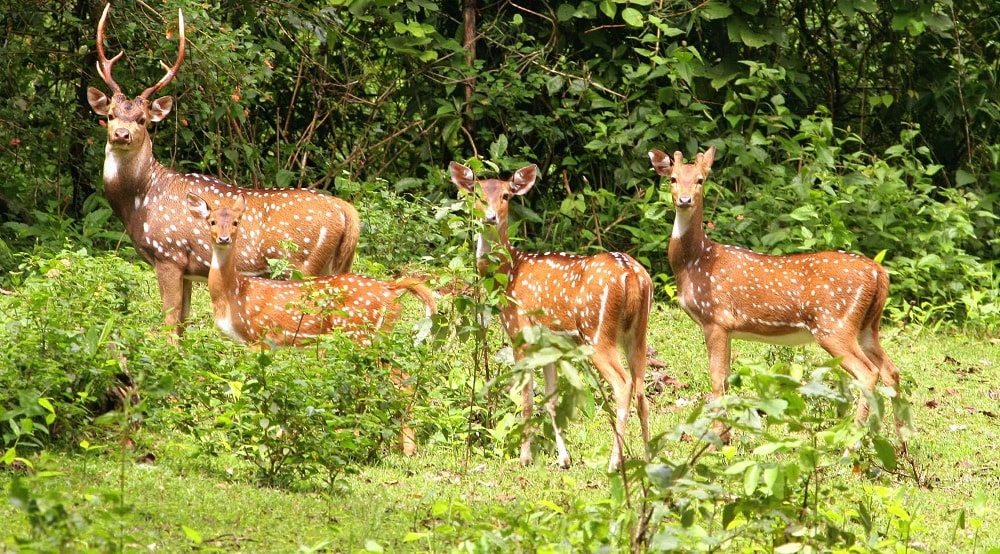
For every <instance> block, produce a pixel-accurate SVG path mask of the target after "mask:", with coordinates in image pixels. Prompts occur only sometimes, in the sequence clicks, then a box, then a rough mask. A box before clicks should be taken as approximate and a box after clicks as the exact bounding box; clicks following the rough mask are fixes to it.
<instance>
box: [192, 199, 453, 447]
mask: <svg viewBox="0 0 1000 554" xmlns="http://www.w3.org/2000/svg"><path fill="white" fill-rule="evenodd" d="M187 203H188V210H189V211H190V213H191V215H192V216H194V217H195V218H197V219H198V220H203V221H207V222H208V228H209V236H210V238H211V241H212V265H211V268H210V269H209V271H208V292H209V294H210V295H211V297H212V311H213V312H214V314H215V324H216V326H218V327H219V329H220V330H221V331H222V332H223V333H225V334H226V335H227V336H229V337H230V338H231V339H233V340H235V341H236V342H239V343H241V344H245V343H259V344H261V345H268V344H271V345H275V346H300V345H302V344H303V343H305V342H308V341H311V340H314V339H316V338H317V337H319V336H320V335H322V334H326V333H330V332H332V331H335V330H341V331H343V332H344V334H345V335H346V336H347V337H349V338H350V339H352V340H354V341H355V342H357V343H358V344H361V345H368V344H371V341H372V339H373V338H374V336H375V334H376V333H377V332H379V331H380V330H382V329H386V330H389V329H391V327H392V325H393V324H394V323H395V322H396V320H397V319H399V316H400V314H401V313H402V311H403V307H402V305H400V304H399V302H398V300H399V297H400V296H402V295H403V294H404V293H406V292H411V293H413V294H414V295H415V296H417V297H418V298H419V299H420V301H421V302H423V304H424V306H425V307H426V310H427V316H428V317H430V316H431V315H432V314H433V313H435V312H436V310H437V308H436V305H435V301H434V295H433V293H432V292H431V290H430V289H429V288H427V286H426V285H424V284H423V283H421V282H420V281H419V280H417V279H400V280H397V281H388V282H387V281H380V280H377V279H370V278H368V277H362V276H361V275H355V274H350V273H343V274H340V275H328V276H323V277H317V278H315V279H311V280H306V281H279V280H275V279H265V278H262V277H252V276H247V275H244V274H242V273H241V272H240V271H239V270H238V268H237V261H236V256H235V255H234V250H236V249H237V248H238V244H239V243H240V242H242V241H243V240H245V239H243V238H241V237H240V235H242V234H243V233H245V232H246V231H245V227H244V226H243V225H242V221H244V219H243V218H244V215H245V214H246V210H247V202H246V197H245V195H243V194H240V195H239V196H237V197H236V200H235V201H234V202H233V203H232V205H231V206H230V207H226V206H219V207H216V208H214V209H213V208H212V207H211V206H210V205H209V204H208V202H206V201H205V200H204V199H203V198H201V197H200V196H198V195H197V194H194V193H188V195H187ZM397 377H398V378H399V379H400V380H402V379H405V376H403V375H401V374H399V373H398V372H397ZM415 448H416V445H415V443H414V441H413V431H412V430H411V429H410V428H409V427H408V426H406V425H404V428H403V451H404V452H405V453H406V454H412V453H413V452H414V451H415Z"/></svg>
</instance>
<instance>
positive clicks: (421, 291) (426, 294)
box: [393, 277, 437, 317]
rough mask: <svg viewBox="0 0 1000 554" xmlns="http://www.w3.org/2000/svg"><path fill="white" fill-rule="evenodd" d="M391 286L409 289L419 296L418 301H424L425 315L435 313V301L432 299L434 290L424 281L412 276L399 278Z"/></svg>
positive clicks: (428, 315)
mask: <svg viewBox="0 0 1000 554" xmlns="http://www.w3.org/2000/svg"><path fill="white" fill-rule="evenodd" d="M393 287H394V288H396V289H404V290H406V291H409V292H410V293H412V294H413V295H414V296H416V297H417V298H419V299H420V301H421V302H423V303H424V307H425V308H426V313H427V317H430V316H432V315H434V314H436V313H437V301H436V300H434V291H432V290H431V289H430V287H428V286H427V285H426V284H424V282H423V281H421V280H420V279H416V278H413V277H410V278H406V279H399V280H397V281H395V282H394V283H393Z"/></svg>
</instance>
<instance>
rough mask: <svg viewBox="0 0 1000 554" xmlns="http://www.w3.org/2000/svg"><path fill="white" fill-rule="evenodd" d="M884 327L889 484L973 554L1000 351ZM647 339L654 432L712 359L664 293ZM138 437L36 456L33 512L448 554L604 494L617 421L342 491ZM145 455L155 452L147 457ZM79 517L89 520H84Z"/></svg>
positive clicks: (241, 540) (190, 534) (810, 356)
mask: <svg viewBox="0 0 1000 554" xmlns="http://www.w3.org/2000/svg"><path fill="white" fill-rule="evenodd" d="M202 290H203V288H202ZM199 294H202V293H199ZM198 306H199V307H198V308H196V312H198V313H200V314H202V315H204V316H205V317H200V318H199V319H198V322H197V323H196V324H195V325H196V329H195V331H197V326H199V325H200V326H203V327H205V328H207V329H210V325H211V323H210V320H209V319H208V317H207V308H206V307H205V299H204V297H200V298H199V301H198ZM884 334H885V338H884V339H883V343H884V346H885V347H886V350H887V352H888V353H889V355H890V356H891V357H893V359H894V360H895V361H896V364H897V366H899V368H900V370H901V372H902V374H903V386H904V390H905V392H906V394H907V396H908V398H909V399H910V402H911V403H912V405H913V410H914V421H915V423H916V426H917V430H918V434H917V435H916V436H915V437H914V438H913V439H912V441H911V442H910V458H909V459H908V460H907V461H906V463H904V464H903V466H902V467H901V468H900V470H899V474H898V475H895V476H893V477H892V479H891V483H892V486H891V487H890V489H891V492H892V494H893V495H894V496H893V498H895V499H897V500H898V502H899V505H900V506H902V507H903V508H905V511H906V512H907V517H911V518H912V519H913V523H914V525H913V529H914V530H915V532H914V536H913V538H912V540H911V541H910V542H909V544H910V546H911V547H912V548H913V549H914V550H915V551H926V552H944V551H950V550H956V545H960V547H961V548H959V550H962V551H975V552H987V551H988V550H989V548H990V547H997V546H998V545H1000V541H998V540H997V539H996V537H997V536H998V535H1000V510H998V508H997V506H1000V462H998V460H1000V456H998V452H997V450H998V446H997V445H998V442H1000V441H998V435H1000V419H998V416H1000V346H998V345H997V344H996V341H995V340H990V339H989V338H985V337H976V336H966V335H963V334H961V333H943V334H931V333H925V332H922V330H921V329H919V328H909V329H900V328H898V327H896V326H894V325H893V324H892V322H888V321H887V322H886V324H885V329H884ZM650 338H651V341H650V342H651V346H652V347H653V348H654V349H655V350H656V351H657V353H656V358H657V359H658V360H661V361H663V362H665V363H666V364H667V366H666V367H665V368H664V369H663V370H662V371H665V372H667V373H668V374H669V375H670V376H672V377H674V378H676V379H679V380H680V381H682V382H683V383H685V384H687V385H688V386H687V387H686V388H681V389H673V388H668V389H666V390H665V391H663V392H662V393H660V394H657V395H655V396H654V397H653V403H652V417H651V427H652V429H653V431H654V433H655V432H664V431H668V430H670V429H672V428H673V427H674V426H675V425H677V424H678V423H680V422H681V421H682V420H683V419H684V418H685V417H686V416H687V415H688V413H689V411H690V409H691V408H690V406H691V405H692V404H693V403H695V402H696V401H697V400H698V399H699V398H700V397H701V396H702V395H704V394H705V393H706V391H707V389H708V384H707V375H706V371H705V367H706V364H707V360H706V354H705V350H704V344H703V342H702V339H701V336H700V334H699V332H698V331H697V329H696V328H695V326H694V325H693V324H692V323H691V322H690V321H689V320H688V319H687V317H686V316H685V315H684V314H683V313H682V312H680V311H679V310H678V309H676V308H673V307H669V306H667V305H666V304H664V303H661V304H658V305H657V307H656V309H655V310H654V313H653V317H652V322H651V330H650ZM151 340H162V337H155V336H154V337H151ZM734 356H735V358H736V360H737V363H740V361H741V360H742V361H746V362H762V361H763V362H766V363H768V364H771V363H774V362H776V361H780V360H791V359H795V360H802V361H804V362H805V363H808V364H812V363H819V362H821V361H823V360H824V359H825V353H823V352H822V351H821V350H820V349H819V348H817V347H805V348H796V349H787V348H785V349H782V348H777V347H769V346H764V345H758V344H753V343H745V342H737V343H735V348H734ZM426 409H433V407H430V408H426ZM632 423H633V424H634V423H635V421H634V418H633V421H632ZM637 437H638V431H637V425H632V437H631V440H630V444H629V445H628V448H629V450H630V452H632V453H633V454H634V453H635V452H638V451H639V450H640V445H639V444H638V443H639V441H638V438H637ZM134 440H135V442H136V443H138V444H139V445H141V451H138V452H137V451H136V450H133V449H128V448H111V449H106V450H104V451H103V452H104V453H100V454H98V453H96V451H95V452H92V453H86V452H82V451H74V452H57V453H49V454H47V455H46V456H45V457H44V458H34V459H32V462H33V463H34V465H35V466H36V468H38V469H44V470H49V471H53V472H55V473H53V474H52V475H49V476H47V477H45V478H44V479H39V480H36V486H37V487H39V489H38V490H35V491H34V493H35V494H36V495H37V497H38V498H39V499H40V500H39V502H40V505H39V506H37V507H36V508H37V509H36V512H38V513H46V514H49V516H50V517H54V519H55V522H56V523H58V524H59V525H78V526H84V525H92V526H93V525H99V526H100V527H101V528H102V529H110V530H111V532H112V543H117V546H118V547H119V548H122V549H124V550H128V551H140V550H145V551H160V552H176V551H181V550H188V549H192V548H194V549H219V550H222V551H232V552H300V551H308V550H311V549H319V548H326V549H329V550H331V551H336V552H354V551H361V550H366V549H367V550H379V549H383V548H384V549H385V550H387V551H427V552H440V551H447V550H448V549H449V548H450V547H451V546H454V545H451V544H448V543H447V541H446V540H445V542H444V543H442V542H441V541H440V537H448V536H455V535H460V533H448V532H447V527H446V526H456V527H461V526H486V527H488V526H489V525H491V524H492V521H493V517H494V516H493V515H492V514H493V513H494V512H493V510H495V509H496V508H497V507H505V508H507V509H509V510H515V511H516V510H517V509H519V507H524V508H525V509H528V508H531V507H537V506H544V505H549V504H547V503H549V502H551V503H552V504H551V505H553V506H567V505H569V504H570V502H571V501H573V500H578V499H583V500H594V501H600V500H601V499H605V498H607V497H608V495H609V481H608V478H607V476H606V475H605V473H604V468H605V465H606V462H607V455H608V447H609V444H610V427H609V425H608V422H607V419H606V418H605V417H604V416H603V415H602V413H601V412H598V415H597V416H595V417H594V418H592V419H589V420H580V419H578V420H576V421H573V422H572V423H571V424H570V425H569V428H568V430H567V440H568V442H569V449H570V453H571V455H572V456H573V459H574V466H573V468H571V469H569V470H566V471H563V470H557V469H554V468H552V467H550V466H549V463H550V462H551V461H552V460H553V459H554V457H553V456H554V455H553V453H552V452H551V451H549V452H543V453H541V454H540V455H539V456H538V458H537V463H536V465H535V466H533V467H529V468H522V467H520V466H519V464H518V463H517V460H516V458H514V457H513V456H510V455H498V454H497V452H496V451H495V450H493V449H491V450H484V449H483V448H482V447H476V448H470V447H468V446H466V445H465V443H464V441H462V440H449V439H445V438H442V437H431V438H428V439H427V440H426V441H425V443H424V444H422V445H421V451H420V453H419V454H418V455H417V456H416V457H413V458H405V457H403V456H401V455H399V454H397V453H395V452H388V453H386V455H385V457H384V458H382V459H381V460H379V461H378V462H377V463H373V464H370V465H366V466H363V467H360V468H358V472H357V473H356V474H351V475H347V476H346V477H345V478H344V479H343V480H342V481H341V482H340V483H339V484H338V485H337V486H334V487H330V488H327V489H320V490H316V489H312V490H307V491H305V492H302V491H295V490H289V489H272V488H264V487H261V486H258V485H257V484H255V483H254V482H252V480H250V479H247V478H246V471H245V468H242V467H240V462H239V461H238V460H236V459H235V458H233V459H227V458H226V457H224V456H222V457H205V456H203V455H201V456H199V455H197V452H198V450H197V448H195V445H194V439H193V438H192V437H190V436H187V435H185V434H182V433H179V432H177V430H174V429H170V428H157V427H153V426H149V425H147V426H145V427H143V428H140V429H139V430H138V431H136V432H135V436H134ZM739 441H740V439H739V435H737V439H736V444H737V445H738V446H737V447H738V448H743V449H749V448H752V445H746V444H742V445H741V444H740V442H739ZM671 448H674V449H675V451H670V450H669V449H668V451H667V454H666V455H667V456H668V457H670V456H678V457H679V456H681V455H683V452H684V450H685V449H687V448H689V446H688V445H685V444H683V443H678V444H677V445H675V446H673V447H671ZM146 453H148V454H153V455H154V456H155V460H154V461H152V462H151V463H149V460H148V459H147V460H145V461H144V462H143V463H139V462H136V458H137V457H138V456H139V455H142V454H146ZM831 471H833V470H831ZM14 474H15V473H14V472H10V471H8V472H3V473H0V486H3V487H4V489H5V490H6V489H7V488H8V487H9V485H10V482H11V480H12V477H13V475H14ZM825 478H826V479H834V480H838V481H839V482H841V483H842V486H843V488H844V490H845V491H853V492H852V493H851V494H845V495H844V499H845V500H844V506H843V508H844V509H845V510H846V509H847V508H848V507H849V506H850V505H851V504H850V503H851V502H852V500H851V499H854V498H857V497H858V496H860V495H861V493H859V492H858V491H860V490H862V489H864V488H865V487H866V486H870V485H873V484H874V481H873V480H872V478H871V476H869V475H864V474H851V473H850V472H844V473H832V474H830V475H826V476H825ZM43 491H44V492H43ZM119 493H120V494H121V498H116V496H115V494H119ZM977 495H978V501H977ZM979 505H983V506H985V508H983V509H984V510H985V512H980V513H979V515H980V516H981V518H980V519H981V520H982V522H983V523H982V528H981V529H978V535H975V537H974V536H973V533H972V530H970V529H964V530H963V529H959V528H958V524H959V522H960V514H961V513H962V512H963V510H964V511H965V512H966V513H967V514H968V517H969V519H971V515H972V514H973V512H974V509H975V508H976V507H977V506H979ZM116 506H117V507H119V508H121V509H118V510H117V511H116V510H115V509H113V508H115V507H116ZM60 508H61V509H62V510H63V511H64V512H65V513H67V514H68V515H66V516H64V517H55V516H52V514H53V513H62V512H58V509H60ZM73 514H78V515H83V516H85V517H84V519H83V520H79V518H78V521H76V523H74V516H73ZM39 517H41V516H39ZM27 521H28V517H27V516H26V515H25V511H24V510H22V509H19V508H18V507H15V506H14V505H13V504H10V503H7V504H4V505H3V506H0V540H3V539H7V540H8V547H12V545H13V544H14V543H13V542H12V537H21V538H24V537H27V536H28V535H29V526H28V523H27ZM966 527H969V525H966ZM431 531H433V532H431ZM442 531H444V532H442Z"/></svg>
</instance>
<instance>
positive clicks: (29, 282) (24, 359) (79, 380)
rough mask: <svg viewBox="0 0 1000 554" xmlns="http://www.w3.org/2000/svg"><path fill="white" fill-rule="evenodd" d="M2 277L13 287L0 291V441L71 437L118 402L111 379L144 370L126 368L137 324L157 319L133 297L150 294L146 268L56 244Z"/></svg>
mask: <svg viewBox="0 0 1000 554" xmlns="http://www.w3.org/2000/svg"><path fill="white" fill-rule="evenodd" d="M10 278H11V281H12V287H13V288H14V289H15V293H14V294H13V295H10V296H0V314H3V316H4V319H5V325H4V326H3V327H0V360H2V361H0V406H2V409H3V412H2V415H0V425H2V427H0V444H2V446H3V447H5V448H10V447H13V446H18V447H20V449H21V450H25V449H40V448H43V447H45V446H46V445H48V444H52V443H56V444H70V443H73V442H75V439H78V438H79V437H81V436H86V435H87V434H89V433H92V432H95V431H96V429H95V428H94V427H93V426H92V424H93V423H94V422H95V418H96V417H97V416H99V415H101V414H103V413H106V412H108V411H110V410H112V409H115V407H116V406H117V405H118V404H120V402H119V399H117V398H116V394H115V389H116V387H120V386H126V387H128V386H131V385H132V384H133V380H134V379H135V380H143V379H144V378H145V375H146V368H145V367H139V368H135V367H134V366H133V369H137V371H136V373H135V374H134V375H133V374H131V373H130V370H129V366H128V359H129V358H131V357H132V356H136V355H140V354H141V353H142V352H143V351H144V349H145V332H144V331H141V330H142V329H148V328H149V327H153V326H155V323H154V321H158V320H159V317H160V310H159V308H158V307H153V306H152V305H151V304H144V303H143V301H142V300H140V299H141V298H151V297H154V296H156V295H155V294H154V293H152V291H150V290H149V288H148V287H150V279H149V274H148V271H146V270H145V269H140V267H139V266H137V265H135V264H132V263H129V262H127V261H124V260H122V259H121V258H118V257H116V256H114V255H108V254H103V255H100V256H96V257H94V256H91V255H90V254H88V253H87V251H86V250H77V251H71V250H63V251H61V252H59V253H58V254H57V255H55V256H54V257H51V258H46V257H37V256H25V257H23V261H22V262H21V264H20V265H19V266H18V269H17V270H16V271H14V272H12V273H11V275H10ZM143 288H146V290H145V291H144V292H143V293H142V294H139V291H140V290H142V289H143ZM157 303H158V301H157Z"/></svg>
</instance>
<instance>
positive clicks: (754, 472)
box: [743, 464, 760, 496]
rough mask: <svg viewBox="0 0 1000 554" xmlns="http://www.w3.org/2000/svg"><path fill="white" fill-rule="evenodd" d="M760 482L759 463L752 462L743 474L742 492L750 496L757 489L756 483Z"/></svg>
mask: <svg viewBox="0 0 1000 554" xmlns="http://www.w3.org/2000/svg"><path fill="white" fill-rule="evenodd" d="M759 482H760V465H758V464H754V465H752V466H750V467H748V468H747V472H746V473H745V474H744V475H743V492H744V493H745V494H746V495H747V496H750V495H752V494H753V493H754V491H756V490H757V483H759Z"/></svg>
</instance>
